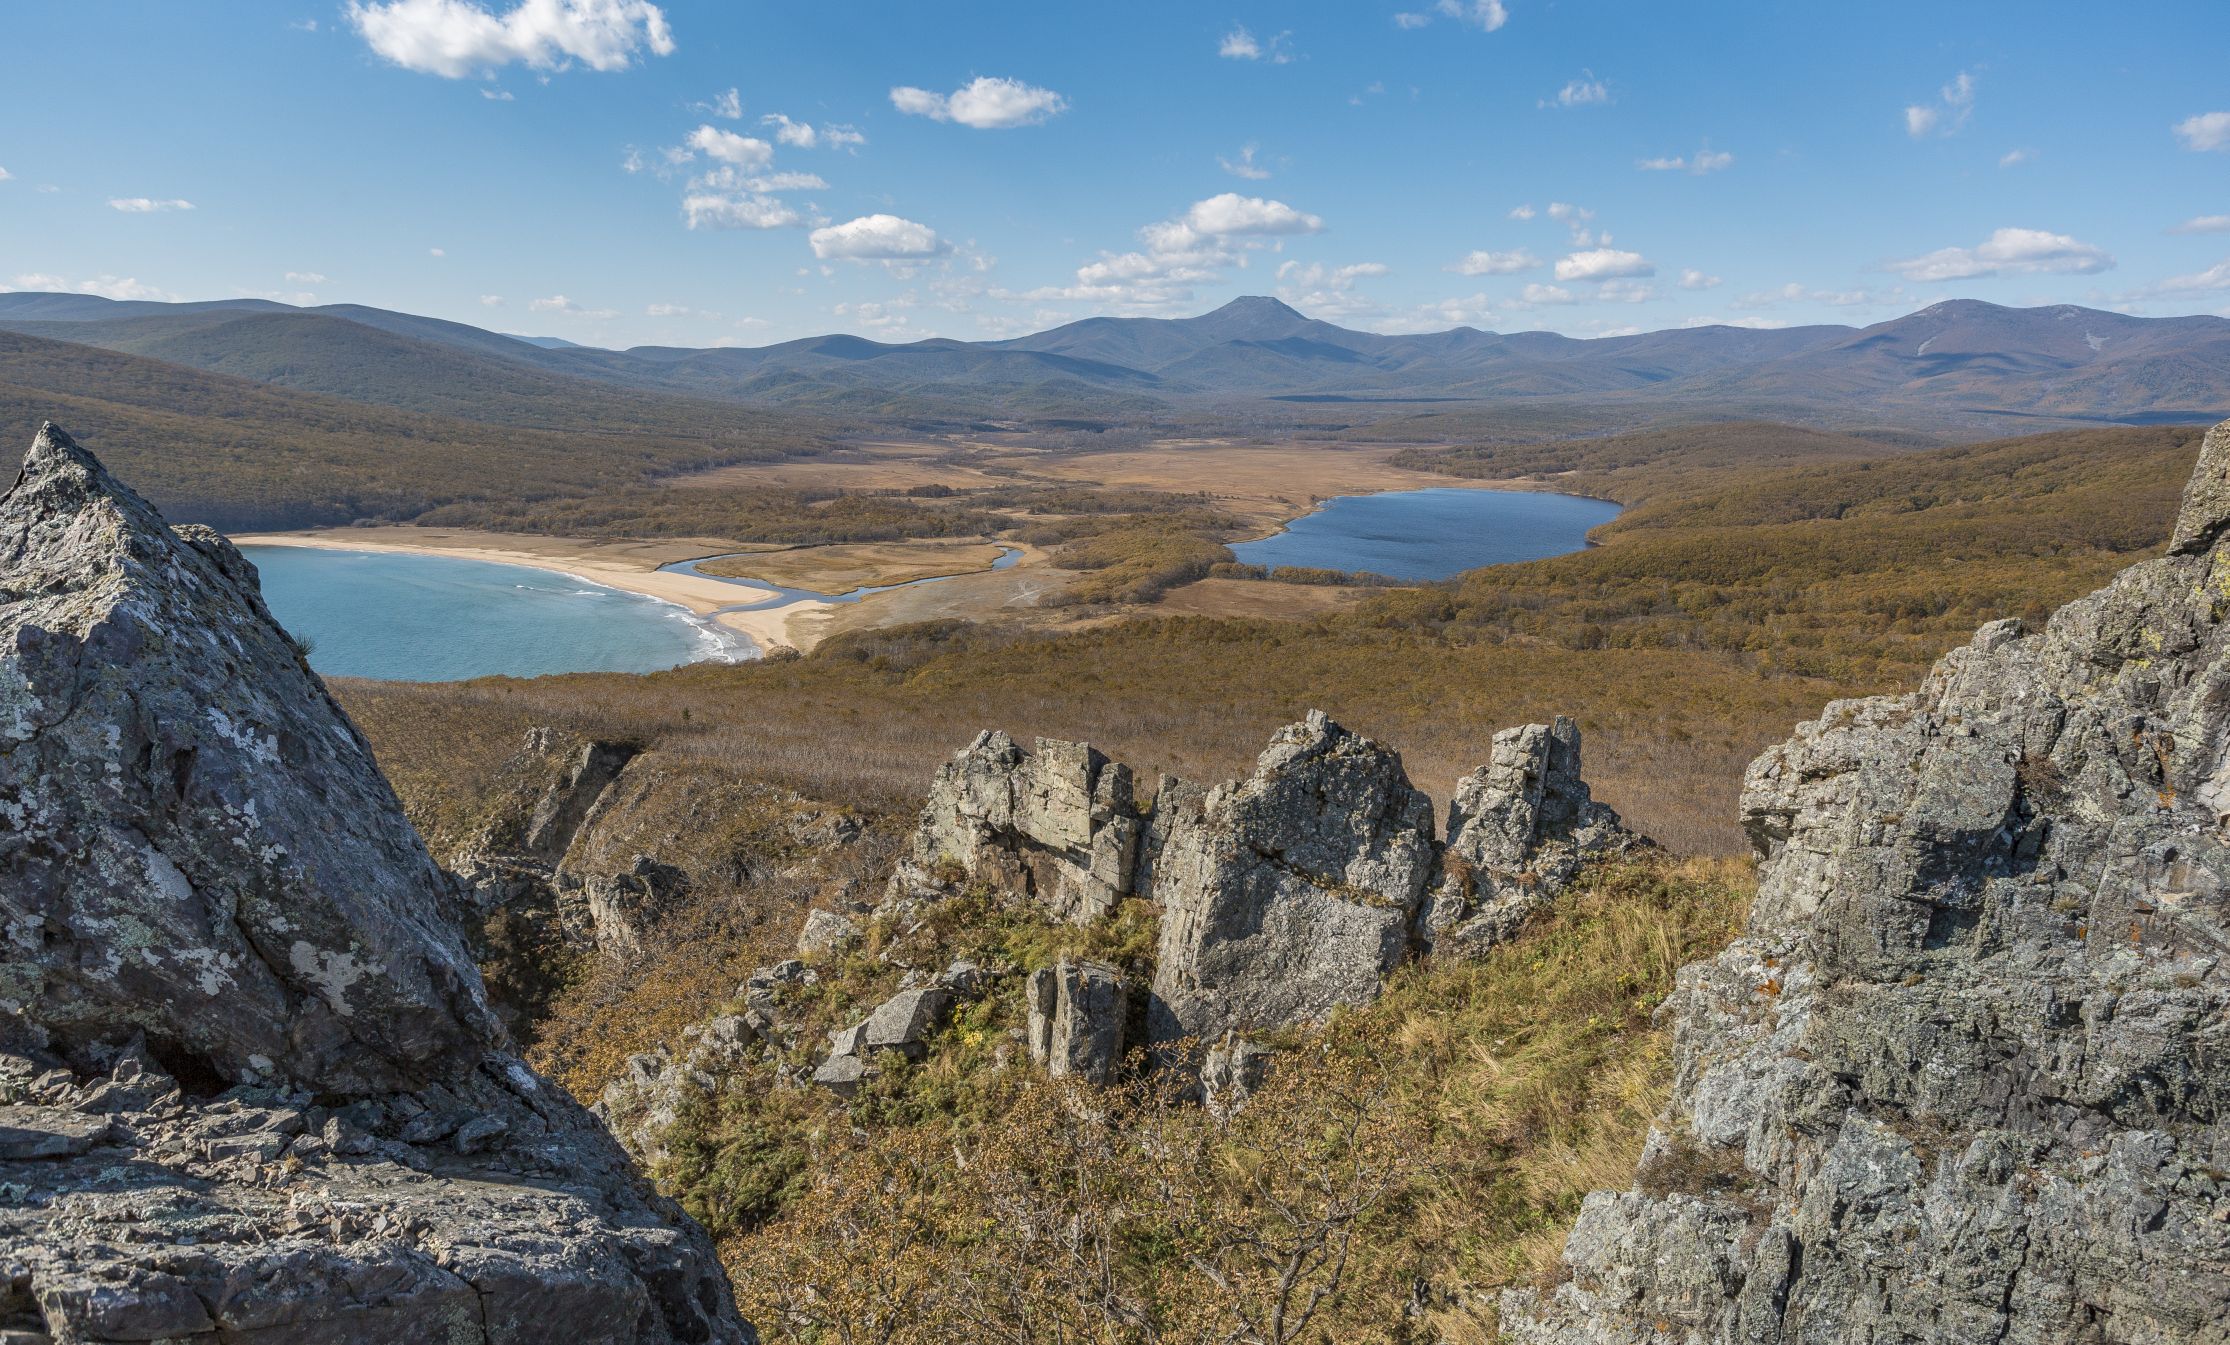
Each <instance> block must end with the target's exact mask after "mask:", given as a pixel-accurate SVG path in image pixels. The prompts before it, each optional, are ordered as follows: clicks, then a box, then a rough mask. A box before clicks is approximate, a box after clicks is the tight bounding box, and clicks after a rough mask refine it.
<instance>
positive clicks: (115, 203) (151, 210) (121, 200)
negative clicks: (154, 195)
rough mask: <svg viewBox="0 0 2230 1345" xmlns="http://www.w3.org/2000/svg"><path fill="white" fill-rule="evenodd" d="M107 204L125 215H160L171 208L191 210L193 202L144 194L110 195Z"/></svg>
mask: <svg viewBox="0 0 2230 1345" xmlns="http://www.w3.org/2000/svg"><path fill="white" fill-rule="evenodd" d="M108 206H109V209H111V210H121V211H123V212H124V213H125V214H127V215H160V214H163V213H164V212H166V211H171V210H191V209H193V208H194V203H193V202H191V201H179V200H169V201H157V200H153V199H150V198H148V197H145V196H111V197H110V198H109V200H108Z"/></svg>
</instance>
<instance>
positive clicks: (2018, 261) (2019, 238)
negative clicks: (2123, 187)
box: [1885, 229, 2114, 281]
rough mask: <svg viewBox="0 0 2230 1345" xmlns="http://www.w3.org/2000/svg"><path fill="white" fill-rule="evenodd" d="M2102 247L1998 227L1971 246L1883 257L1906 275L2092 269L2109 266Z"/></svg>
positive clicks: (1936, 277)
mask: <svg viewBox="0 0 2230 1345" xmlns="http://www.w3.org/2000/svg"><path fill="white" fill-rule="evenodd" d="M2113 265H2114V259H2113V258H2112V257H2110V256H2108V255H2107V254H2106V251H2105V250H2104V249H2103V248H2097V247H2093V246H2092V245H2090V244H2089V243H2080V242H2077V241H2076V240H2075V239H2073V238H2070V237H2068V236H2067V235H2066V234H2056V233H2047V232H2045V231H2044V230H2042V229H1999V230H1997V231H1996V232H1994V233H1992V234H1991V235H1990V238H1989V241H1988V242H1985V243H1983V244H1981V245H1980V246H1977V247H1971V248H1938V249H1936V250H1935V251H1934V252H1930V253H1927V254H1925V255H1923V256H1919V257H1908V258H1905V259H1904V260H1902V261H1893V262H1890V263H1888V265H1887V267H1886V268H1885V269H1887V270H1890V271H1894V272H1896V273H1897V274H1898V275H1901V276H1903V277H1905V278H1906V279H1907V280H1924V281H1944V280H1971V279H1975V278H1977V277H1980V276H1994V275H2040V274H2055V275H2067V274H2074V275H2091V274H2094V273H2096V272H2099V271H2104V270H2108V269H2110V268H2112V266H2113Z"/></svg>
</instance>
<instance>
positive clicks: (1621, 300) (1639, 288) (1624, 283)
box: [1595, 280, 1657, 304]
mask: <svg viewBox="0 0 2230 1345" xmlns="http://www.w3.org/2000/svg"><path fill="white" fill-rule="evenodd" d="M1595 297H1596V298H1597V299H1599V300H1601V301H1603V302H1604V303H1612V304H1646V303H1648V302H1649V301H1650V300H1652V299H1655V298H1656V297H1657V287H1656V286H1655V285H1650V284H1646V283H1644V282H1642V281H1639V280H1606V281H1604V282H1603V283H1602V284H1600V285H1598V286H1596V287H1595Z"/></svg>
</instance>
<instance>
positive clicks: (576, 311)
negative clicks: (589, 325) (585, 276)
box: [527, 294, 619, 318]
mask: <svg viewBox="0 0 2230 1345" xmlns="http://www.w3.org/2000/svg"><path fill="white" fill-rule="evenodd" d="M527 307H528V308H530V309H533V310H534V311H535V312H537V313H558V314H562V315H564V316H566V317H569V318H616V317H618V316H619V312H618V310H617V309H611V308H583V307H581V306H580V305H579V304H577V303H574V302H573V301H572V300H571V299H568V298H566V297H565V296H564V295H562V294H553V295H551V296H550V297H549V298H547V299H534V300H530V301H529V302H528V303H527Z"/></svg>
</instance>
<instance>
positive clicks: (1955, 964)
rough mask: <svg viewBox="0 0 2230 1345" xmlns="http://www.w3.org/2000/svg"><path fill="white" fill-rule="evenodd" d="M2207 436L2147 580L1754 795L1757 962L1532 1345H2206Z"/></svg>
mask: <svg viewBox="0 0 2230 1345" xmlns="http://www.w3.org/2000/svg"><path fill="white" fill-rule="evenodd" d="M2226 475H2230V427H2218V428H2217V429H2216V430H2215V431H2214V432H2213V433H2212V434H2210V435H2209V436H2208V437H2207V441H2206V447H2205V449H2204V450H2203V452H2202V454H2201V461H2200V467H2199V471H2198V473H2197V474H2196V475H2195V477H2194V479H2193V484H2192V486H2191V488H2190V490H2189V492H2188V493H2187V495H2186V499H2185V507H2184V510H2183V514H2182V516H2181V517H2180V518H2179V520H2178V522H2177V527H2176V532H2175V538H2176V540H2175V543H2174V545H2173V547H2172V551H2171V554H2170V555H2169V556H2167V557H2166V558H2164V559H2160V560H2155V561H2151V562H2147V563H2145V564H2141V565H2137V566H2134V567H2132V568H2131V569H2129V570H2127V571H2125V572H2123V574H2122V575H2121V576H2120V577H2119V578H2117V579H2116V580H2115V581H2114V582H2113V583H2112V584H2110V585H2109V586H2107V587H2106V588H2104V589H2101V590H2100V591H2098V592H2097V593H2094V594H2092V595H2090V596H2089V597H2086V598H2083V599H2081V600H2079V601H2077V602H2074V603H2071V604H2069V605H2068V606H2067V607H2065V608H2063V609H2061V610H2060V611H2059V612H2058V613H2057V614H2056V615H2054V616H2053V618H2052V619H2051V621H2050V623H2049V624H2048V625H2047V627H2046V628H2045V630H2044V631H2043V632H2042V633H2040V634H2036V635H2024V634H2023V632H2022V631H2021V628H2020V627H2019V625H2018V624H2017V623H2014V622H2010V621H2006V622H1997V623H1993V624H1991V625H1989V626H1985V627H1983V628H1982V630H1981V631H1980V632H1979V633H1978V634H1977V635H1976V636H1975V639H1974V640H1973V642H1972V643H1971V644H1970V645H1968V646H1967V647H1966V648H1963V649H1960V650H1957V651H1955V652H1954V653H1952V654H1950V655H1949V656H1947V657H1946V658H1945V659H1944V660H1943V661H1942V662H1941V663H1940V664H1939V665H1938V666H1937V668H1936V669H1935V671H1934V673H1933V674H1932V675H1931V676H1930V677H1929V679H1928V681H1927V683H1926V684H1925V686H1923V687H1922V689H1921V690H1920V691H1919V692H1917V693H1915V694H1913V695H1909V696H1902V697H1896V698H1882V699H1875V700H1866V701H1847V702H1839V703H1837V704H1834V705H1830V706H1829V707H1828V709H1827V711H1826V713H1825V714H1824V715H1823V716H1822V717H1821V718H1820V719H1819V720H1817V721H1815V722H1813V723H1810V724H1807V725H1804V726H1802V727H1801V728H1799V729H1798V731H1797V734H1796V736H1795V737H1794V738H1792V739H1790V740H1789V741H1788V742H1786V743H1784V744H1782V745H1781V746H1780V747H1777V748H1775V749H1773V750H1772V751H1770V752H1768V753H1766V754H1765V755H1764V756H1762V757H1760V758H1759V759H1758V761H1757V762H1756V763H1755V764H1753V765H1752V767H1751V769H1750V773H1749V777H1748V780H1747V782H1746V784H1745V789H1744V793H1743V820H1744V824H1745V826H1746V827H1747V828H1748V830H1749V832H1750V835H1751V836H1752V838H1753V840H1754V842H1755V844H1756V845H1757V847H1758V849H1759V852H1760V854H1761V856H1762V857H1763V864H1762V867H1761V871H1760V886H1759V892H1758V899H1757V903H1756V905H1755V907H1754V908H1753V910H1752V912H1751V918H1750V924H1749V929H1748V931H1747V934H1746V936H1745V937H1744V938H1743V939H1741V940H1739V941H1738V942H1737V943H1736V944H1734V945H1733V946H1732V947H1731V948H1729V949H1728V950H1727V952H1726V953H1724V954H1722V955H1721V956H1720V957H1719V958H1717V959H1715V960H1714V961H1711V962H1707V963H1702V964H1699V965H1697V966H1693V967H1690V968H1687V969H1686V970H1685V971H1684V972H1683V973H1682V974H1681V977H1680V981H1679V988H1678V990H1677V992H1676V994H1675V996H1674V997H1673V999H1672V1000H1671V1001H1670V1002H1669V1003H1668V1005H1667V1010H1666V1012H1667V1013H1668V1014H1669V1015H1670V1017H1671V1021H1672V1023H1673V1025H1674V1030H1675V1059H1676V1074H1675V1081H1674V1092H1673V1098H1672V1101H1671V1104H1670V1105H1669V1106H1668V1108H1667V1109H1666V1111H1665V1113H1664V1115H1663V1116H1662V1117H1661V1118H1660V1121H1659V1125H1658V1129H1657V1132H1656V1133H1655V1134H1654V1135H1653V1136H1652V1138H1651V1141H1650V1144H1649V1148H1648V1152H1647V1153H1646V1155H1645V1157H1644V1159H1643V1162H1642V1166H1641V1171H1640V1173H1639V1178H1638V1181H1637V1185H1636V1188H1635V1190H1634V1191H1632V1192H1630V1193H1627V1194H1622V1195H1607V1194H1603V1195H1597V1196H1594V1197H1591V1198H1590V1199H1589V1200H1588V1201H1587V1203H1586V1205H1585V1207H1584V1208H1583V1210H1582V1212H1581V1215H1580V1218H1579V1222H1578V1224H1577V1226H1576V1227H1575V1228H1574V1229H1573V1232H1572V1236H1571V1240H1570V1242H1569V1244H1568V1246H1567V1249H1566V1254H1565V1255H1566V1263H1567V1265H1568V1266H1569V1268H1570V1271H1571V1276H1570V1278H1569V1280H1568V1281H1567V1282H1566V1283H1564V1284H1562V1285H1560V1286H1559V1287H1558V1288H1556V1289H1555V1290H1554V1291H1553V1292H1551V1293H1549V1294H1546V1295H1536V1294H1533V1293H1531V1292H1522V1293H1515V1294H1512V1295H1509V1296H1508V1297H1507V1299H1506V1303H1505V1313H1504V1329H1505V1330H1506V1331H1507V1332H1508V1333H1509V1334H1510V1335H1511V1336H1512V1337H1514V1338H1515V1339H1517V1340H1520V1341H1528V1342H1538V1343H1541V1345H1548V1343H1552V1342H1553V1343H1554V1345H1571V1343H1573V1342H1583V1341H1586V1342H1640V1341H1643V1340H1652V1341H1654V1340H1661V1339H1665V1338H1667V1337H1668V1335H1669V1336H1670V1337H1671V1338H1677V1339H1684V1340H1691V1341H1713V1342H1718V1341H1725V1342H1737V1341H1739V1342H1787V1343H1789V1345H1798V1343H1803V1345H1810V1343H1812V1342H1819V1343H1821V1345H1825V1343H1826V1342H1831V1341H1832V1342H1842V1341H1851V1340H1863V1341H1880V1342H1888V1341H1897V1342H1904V1341H1991V1342H2001V1341H2002V1342H2014V1343H2016V1345H2042V1343H2043V1342H2059V1341H2098V1342H2110V1341H2112V1342H2122V1341H2131V1342H2137V1341H2141V1342H2169V1341H2175V1342H2189V1341H2201V1342H2208V1341H2211V1342H2220V1341H2224V1340H2230V1182H2226V1181H2225V1179H2224V1176H2223V1170H2224V1166H2225V1164H2224V1159H2225V1155H2226V1154H2230V965H2226V963H2225V951H2226V950H2230V844H2226V842H2225V839H2224V833H2223V828H2224V825H2225V822H2226V820H2230V764H2226V763H2230V627H2226V626H2225V624H2224V618H2225V617H2226V616H2230V554H2226V551H2225V548H2224V547H2223V545H2222V535H2223V531H2224V527H2223V525H2224V522H2225V520H2226V519H2230V504H2226V499H2230V496H2226V495H2225V488H2224V485H2223V482H2224V480H2225V479H2226Z"/></svg>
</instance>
